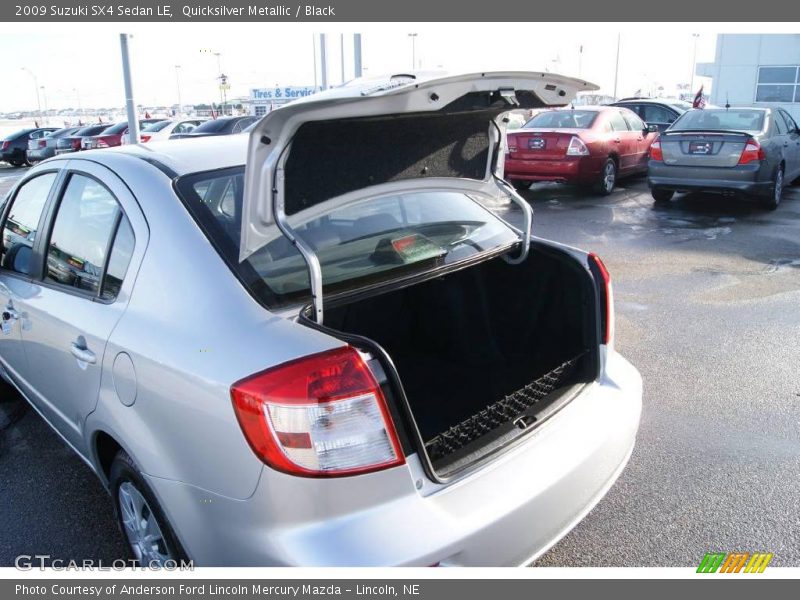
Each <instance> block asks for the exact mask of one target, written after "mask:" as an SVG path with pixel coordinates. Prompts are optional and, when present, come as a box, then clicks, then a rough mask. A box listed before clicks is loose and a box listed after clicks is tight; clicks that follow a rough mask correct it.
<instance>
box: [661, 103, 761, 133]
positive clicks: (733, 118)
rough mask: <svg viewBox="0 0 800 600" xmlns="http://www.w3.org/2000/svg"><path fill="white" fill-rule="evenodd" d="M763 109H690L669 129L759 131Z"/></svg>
mask: <svg viewBox="0 0 800 600" xmlns="http://www.w3.org/2000/svg"><path fill="white" fill-rule="evenodd" d="M763 128H764V111H763V110H758V109H750V108H739V109H737V108H731V109H727V110H725V109H720V110H708V109H700V110H690V111H688V112H685V113H683V114H682V115H681V116H680V117H678V119H677V120H676V121H675V122H674V123H673V124H672V127H670V131H709V130H711V131H717V130H720V131H761V130H762V129H763Z"/></svg>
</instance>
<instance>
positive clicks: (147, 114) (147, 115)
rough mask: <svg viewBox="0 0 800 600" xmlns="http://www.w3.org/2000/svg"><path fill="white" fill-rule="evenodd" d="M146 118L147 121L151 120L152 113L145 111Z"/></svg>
mask: <svg viewBox="0 0 800 600" xmlns="http://www.w3.org/2000/svg"><path fill="white" fill-rule="evenodd" d="M144 118H145V119H149V118H150V113H149V112H147V111H144Z"/></svg>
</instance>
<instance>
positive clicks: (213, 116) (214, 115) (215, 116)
mask: <svg viewBox="0 0 800 600" xmlns="http://www.w3.org/2000/svg"><path fill="white" fill-rule="evenodd" d="M211 118H212V119H216V118H217V112H216V111H215V110H214V104H213V103H212V104H211Z"/></svg>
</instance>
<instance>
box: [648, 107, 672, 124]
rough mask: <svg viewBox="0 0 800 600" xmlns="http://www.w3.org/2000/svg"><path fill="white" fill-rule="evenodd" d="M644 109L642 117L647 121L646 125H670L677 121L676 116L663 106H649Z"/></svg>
mask: <svg viewBox="0 0 800 600" xmlns="http://www.w3.org/2000/svg"><path fill="white" fill-rule="evenodd" d="M643 108H644V114H642V115H641V117H642V118H643V119H644V120H645V122H646V123H666V124H670V123H672V122H673V121H674V120H675V115H673V114H672V113H671V112H670V111H669V110H667V109H666V108H664V107H663V106H658V105H656V104H647V105H645V106H644V107H643Z"/></svg>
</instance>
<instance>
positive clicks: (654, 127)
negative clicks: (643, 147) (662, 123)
mask: <svg viewBox="0 0 800 600" xmlns="http://www.w3.org/2000/svg"><path fill="white" fill-rule="evenodd" d="M647 133H658V125H649V124H648V125H647Z"/></svg>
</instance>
